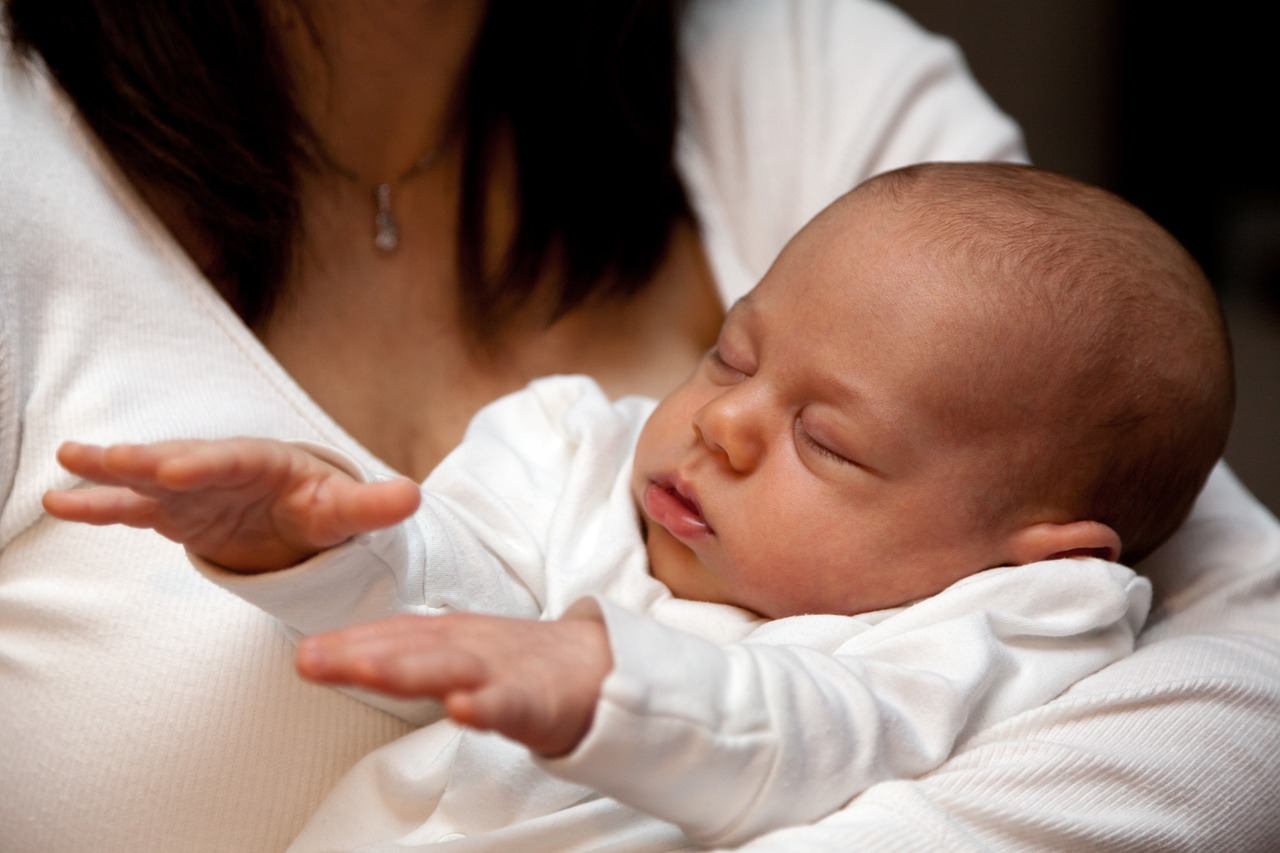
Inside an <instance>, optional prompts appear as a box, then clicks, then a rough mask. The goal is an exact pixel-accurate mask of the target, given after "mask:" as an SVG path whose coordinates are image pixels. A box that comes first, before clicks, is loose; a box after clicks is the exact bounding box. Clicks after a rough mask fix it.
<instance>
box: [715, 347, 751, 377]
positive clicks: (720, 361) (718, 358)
mask: <svg viewBox="0 0 1280 853" xmlns="http://www.w3.org/2000/svg"><path fill="white" fill-rule="evenodd" d="M707 356H708V358H710V359H711V361H712V362H713V363H714V364H715V365H716V366H717V367H719V368H721V369H723V370H728V371H731V372H733V373H740V374H742V375H743V376H750V375H751V371H749V370H746V369H744V368H742V367H740V366H739V365H737V364H735V363H733V362H731V361H730V360H729V359H728V358H726V357H725V353H724V349H723V347H721V346H720V344H719V343H717V344H716V345H715V346H714V347H712V348H711V350H710V351H709V352H708V353H707Z"/></svg>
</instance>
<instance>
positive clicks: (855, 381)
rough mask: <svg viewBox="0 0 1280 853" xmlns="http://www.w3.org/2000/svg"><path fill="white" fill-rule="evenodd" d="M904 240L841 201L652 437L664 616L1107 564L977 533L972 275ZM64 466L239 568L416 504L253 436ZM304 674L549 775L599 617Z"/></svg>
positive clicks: (134, 449) (571, 734) (582, 727)
mask: <svg viewBox="0 0 1280 853" xmlns="http://www.w3.org/2000/svg"><path fill="white" fill-rule="evenodd" d="M900 219H901V217H897V218H895V217H894V216H893V215H892V213H891V212H889V211H885V210H883V209H881V207H880V206H879V205H876V204H873V203H872V202H871V201H869V200H867V199H866V198H865V197H864V196H862V195H859V194H857V193H855V194H854V195H853V196H850V197H848V198H847V199H846V200H845V201H842V202H841V203H838V204H837V205H836V206H834V207H833V208H831V209H829V210H828V211H827V212H826V213H824V214H822V215H821V216H819V217H818V218H817V219H816V220H815V221H814V222H813V223H811V224H810V225H809V226H808V227H806V228H805V229H804V231H802V232H801V234H800V235H798V236H797V238H796V239H795V240H794V241H793V242H792V243H791V245H790V246H788V248H787V249H786V250H785V251H784V252H783V253H782V255H781V256H780V257H779V259H778V261H777V263H776V264H775V265H774V267H773V269H772V270H771V271H770V272H769V274H768V275H767V276H766V277H765V279H764V280H763V281H762V282H761V284H760V285H759V286H758V287H757V288H756V289H755V290H754V291H752V293H751V294H750V295H749V296H748V297H747V298H745V299H744V300H742V301H741V302H740V303H739V304H738V305H737V306H735V307H734V309H733V311H732V312H731V313H730V316H729V318H728V320H727V322H726V323H725V325H724V329H723V331H722V333H721V335H720V338H719V342H718V344H717V345H716V347H715V348H714V349H713V350H712V351H711V352H710V353H709V354H708V355H707V356H706V357H705V358H704V359H703V361H702V363H701V364H700V365H699V366H698V368H697V369H696V370H695V371H694V373H693V374H692V375H691V376H690V377H689V379H688V380H686V382H685V383H684V384H683V385H681V386H680V387H679V388H678V389H677V390H676V391H675V392H673V393H672V394H671V395H669V396H668V397H667V398H665V399H664V400H663V401H662V402H661V403H660V404H659V406H658V407H657V410H656V411H655V412H654V414H653V415H652V417H651V418H650V420H649V421H648V422H647V423H646V426H645V428H644V430H643V432H642V434H641V436H640V440H639V443H638V446H637V449H636V455H635V475H634V479H633V482H632V488H633V494H634V496H635V499H636V503H637V506H638V507H639V509H640V512H641V516H642V518H643V523H644V528H645V533H646V545H647V549H648V553H649V557H650V565H651V570H652V572H653V574H654V575H655V577H657V578H658V579H660V580H661V581H663V582H664V583H665V584H667V585H668V586H669V587H670V588H671V590H672V592H673V593H674V594H675V595H676V596H679V597H684V598H689V599H693V600H700V601H715V602H723V603H728V604H734V605H737V606H739V607H743V608H746V609H749V610H752V611H754V612H756V613H759V614H761V615H764V616H766V617H770V618H779V617H784V616H790V615H795V614H801V613H837V614H841V613H860V612H866V611H870V610H876V609H881V608H885V607H892V606H896V605H900V604H904V603H907V602H910V601H913V600H915V599H919V598H922V597H925V596H928V595H932V594H933V593H936V592H938V591H940V590H942V589H943V588H945V587H947V586H949V585H950V584H952V583H954V582H955V581H957V580H959V579H961V578H963V577H966V576H968V575H971V574H973V573H975V572H978V571H981V570H983V569H985V568H989V567H992V566H997V565H1012V564H1020V563H1026V562H1032V561H1036V560H1043V559H1049V558H1052V557H1061V556H1070V555H1076V554H1089V555H1093V556H1101V557H1105V558H1111V559H1114V558H1115V557H1116V556H1117V555H1118V554H1119V540H1118V538H1117V537H1116V536H1115V534H1114V532H1112V531H1110V529H1109V528H1106V527H1105V526H1104V525H1101V524H1097V523H1095V522H1090V521H1071V520H1060V519H1057V518H1054V517H1053V515H1052V513H1049V512H1031V513H1030V514H1024V515H1023V516H1018V517H1015V518H1009V519H1002V520H1000V521H991V522H989V523H984V522H981V521H980V520H979V518H980V517H979V514H978V512H977V511H976V510H975V509H974V508H973V506H972V498H971V496H972V495H973V494H975V493H981V491H982V490H983V489H986V488H993V487H997V486H999V485H1001V484H1002V483H1003V479H1002V478H1004V477H1006V476H1007V472H1006V471H1005V469H1004V468H1003V467H1002V466H1001V460H1002V459H1003V458H1004V457H1005V456H1006V455H1007V454H1006V453H1005V451H1006V450H1007V445H1006V444H1005V443H1004V442H1006V441H1007V440H1008V438H1007V435H1008V434H1007V433H1002V432H999V431H996V432H990V431H983V430H972V429H963V428H962V429H957V428H956V424H958V423H960V424H963V423H965V422H966V421H965V418H964V417H963V415H962V414H960V415H958V414H957V413H963V412H964V409H965V406H966V405H969V406H972V405H973V404H972V403H966V400H965V398H963V397H961V396H959V395H960V394H961V393H962V392H961V391H959V390H957V389H962V388H965V387H966V386H967V385H969V384H970V383H967V382H964V381H960V380H961V379H963V375H964V372H965V371H966V370H976V366H979V365H981V364H982V363H983V359H984V358H985V357H988V356H990V355H991V354H992V351H991V349H990V348H991V347H992V346H994V345H995V344H993V343H991V341H993V340H995V339H998V337H999V336H992V335H981V334H977V332H978V331H980V329H981V323H980V318H978V317H977V316H976V314H975V312H973V311H972V310H970V309H969V308H968V307H967V304H966V300H965V299H962V298H960V294H962V293H964V292H965V291H964V288H963V286H962V285H963V275H964V271H963V270H959V269H950V268H948V267H947V266H946V265H945V264H941V265H940V264H938V263H937V259H936V258H933V257H931V256H930V255H929V254H928V253H925V252H917V251H913V249H914V248H915V247H914V246H913V239H914V234H915V233H916V232H915V231H914V230H913V228H918V227H919V226H918V225H915V224H913V223H910V222H904V221H899V220H900ZM850 235H856V237H857V241H856V243H853V244H851V242H850ZM801 293H803V298H799V294H801ZM814 341H821V342H823V345H822V346H814V343H813V342H814ZM938 346H945V347H946V349H947V351H949V352H962V353H964V352H967V353H969V354H971V355H972V360H971V361H970V360H964V359H961V360H957V359H955V358H951V359H947V360H941V359H939V358H937V350H936V349H935V348H936V347H938ZM997 355H998V352H997ZM980 375H981V373H980V372H978V373H974V374H973V376H980ZM58 459H59V461H60V462H61V463H62V465H63V466H64V467H66V468H67V469H68V470H69V471H71V472H72V473H74V474H77V475H79V476H81V477H83V478H85V479H87V480H89V481H92V482H93V483H96V484H98V485H97V487H95V488H89V489H77V490H67V491H51V492H49V493H47V494H46V495H45V499H44V504H45V508H46V509H47V510H48V512H49V513H50V514H51V515H53V516H55V517H58V518H62V519H65V520H69V521H77V522H83V523H89V524H126V525H130V526H135V527H147V528H152V529H155V530H156V531H157V532H159V533H161V534H162V535H164V536H167V537H169V538H171V539H174V540H175V541H178V542H180V543H182V544H183V545H185V546H186V547H187V548H189V549H190V550H191V551H193V552H194V553H196V554H198V555H200V556H202V557H204V558H205V559H207V560H210V561H212V562H214V563H218V564H220V565H222V566H224V567H226V568H228V569H231V570H233V571H240V572H245V573H259V572H266V571H275V570H278V569H282V568H286V567H288V566H292V565H295V564H297V563H298V562H300V561H301V560H303V559H306V558H307V557H309V556H311V555H313V554H315V553H317V552H318V551H320V550H322V549H324V548H327V547H331V546H333V545H336V544H338V543H340V542H342V541H344V540H346V539H347V538H349V537H351V536H353V535H356V534H358V533H361V532H365V531H369V530H374V529H377V528H379V527H384V526H387V525H390V524H395V523H397V522H399V521H401V520H403V519H405V518H407V517H408V516H409V515H411V514H412V513H413V511H414V510H415V509H416V508H417V505H418V502H419V500H420V495H419V491H418V487H417V486H416V485H415V484H414V483H413V482H411V481H409V480H395V481H391V482H379V483H361V482H358V481H356V480H354V479H353V478H351V477H350V476H349V475H347V474H346V473H344V472H342V471H340V470H338V469H336V468H334V467H332V466H331V465H329V464H327V463H325V462H323V461H322V460H320V459H318V458H316V457H314V456H312V455H311V454H309V453H307V452H305V451H303V450H302V449H300V448H298V447H295V446H292V445H288V444H283V443H280V442H274V441H268V440H264V439H234V440H222V441H178V442H165V443H160V444H155V445H116V446H112V447H107V448H103V447H94V446H90V445H83V444H74V443H69V444H66V445H64V446H63V447H62V448H61V449H60V451H59V454H58ZM211 520H212V521H211ZM297 667H298V670H299V672H300V673H301V674H302V675H303V676H305V677H307V678H310V679H312V680H314V681H318V682H322V683H329V684H352V685H359V686H362V687H366V688H371V689H375V690H380V691H383V692H386V693H390V694H393V695H399V696H416V697H429V698H434V699H437V700H439V701H441V702H443V703H444V705H445V708H446V711H447V713H449V715H450V716H451V717H452V718H453V719H454V720H455V721H457V722H459V723H461V724H464V725H468V726H471V727H474V728H478V729H487V730H495V731H498V732H500V733H502V734H504V735H506V736H507V737H510V738H512V739H515V740H517V741H519V742H521V743H524V744H525V745H526V746H528V747H529V748H530V749H532V750H534V751H535V752H538V753H540V754H543V755H552V756H553V755H561V754H564V753H567V752H568V751H570V750H572V749H573V747H574V746H576V745H577V744H578V743H579V742H580V741H581V739H582V737H583V736H585V734H586V732H587V731H588V729H589V728H590V724H591V719H592V715H593V713H594V708H595V705H596V702H597V701H598V699H599V696H600V690H601V687H602V684H603V682H604V679H605V677H606V676H607V675H608V673H609V671H610V669H611V667H612V657H611V655H610V652H609V647H608V637H607V635H606V633H605V631H604V628H603V625H601V624H600V623H599V622H598V621H595V620H593V619H590V618H565V619H562V620H559V621H555V622H538V621H526V620H516V619H499V618H495V617H487V616H478V615H475V614H454V615H450V616H448V617H435V618H430V617H403V618H396V619H391V620H383V621H381V622H377V623H373V624H370V625H364V626H358V627H355V628H351V629H347V630H344V631H338V632H333V633H331V634H324V635H319V636H315V637H311V638H309V639H307V640H305V641H304V642H303V643H302V644H301V645H300V647H299V650H298V655H297Z"/></svg>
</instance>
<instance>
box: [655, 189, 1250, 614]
mask: <svg viewBox="0 0 1280 853" xmlns="http://www.w3.org/2000/svg"><path fill="white" fill-rule="evenodd" d="M1232 408H1233V381H1232V374H1231V356H1230V349H1229V345H1228V342H1227V338H1226V332H1225V329H1224V325H1223V322H1222V317H1221V313H1220V311H1219V308H1218V304H1217V301H1216V299H1215V297H1214V294H1213V291H1212V289H1211V288H1210V286H1209V284H1208V282H1207V281H1206V280H1205V278H1204V276H1203V274H1202V273H1201V271H1200V269H1199V267H1198V266H1197V265H1196V264H1195V262H1194V261H1193V260H1192V259H1191V257H1190V256H1189V255H1188V254H1187V253H1186V251H1185V250H1183V249H1182V247H1181V246H1179V245H1178V243H1177V242H1176V241H1175V240H1174V239H1173V238H1172V237H1171V236H1170V235H1169V234H1168V233H1167V232H1165V231H1164V230H1163V229H1161V228H1160V227H1159V226H1158V225H1156V224H1155V223H1154V222H1153V221H1151V220H1150V219H1149V218H1148V217H1146V216H1145V215H1144V214H1142V213H1141V212H1139V211H1138V210H1136V209H1135V208H1133V207H1132V206H1130V205H1128V204H1127V203H1125V202H1124V201H1122V200H1120V199H1118V198H1116V197H1115V196H1113V195H1111V194H1109V193H1106V192H1104V191H1102V190H1100V189H1097V188H1093V187H1089V186H1086V185H1083V184H1080V183H1079V182H1076V181H1073V180H1070V179H1068V178H1065V177H1062V176H1059V175H1055V174H1052V173H1048V172H1044V171H1041V170H1037V169H1033V168H1030V167H1024V166H1014V165H993V164H932V165H924V166H915V167H910V168H907V169H903V170H898V171H895V172H892V173H889V174H886V175H883V176H880V177H878V178H875V179H872V180H871V181H868V182H866V183H864V184H863V185H861V186H859V187H858V188H857V189H856V190H854V191H853V192H851V193H849V194H848V195H846V196H844V197H842V198H841V199H839V200H837V201H836V202H835V203H834V204H833V205H831V207H829V208H828V209H827V210H825V211H824V212H823V213H821V214H819V216H817V217H816V218H815V219H814V220H813V221H812V222H811V223H810V224H809V225H808V226H806V227H805V228H804V229H803V230H802V231H801V232H800V233H799V234H797V235H796V237H795V238H794V239H793V240H792V241H791V243H790V244H788V246H787V247H786V248H785V249H784V250H783V252H782V254H781V255H780V256H779V258H778V260H777V261H776V262H775V264H774V266H773V268H772V269H771V270H770V271H769V273H768V274H767V275H766V276H765V278H764V279H763V280H762V281H761V283H760V284H759V286H757V288H756V289H755V290H753V291H752V292H751V293H750V294H749V295H748V296H747V297H745V298H744V299H743V300H742V301H741V302H739V303H738V304H737V305H735V306H734V307H733V309H732V310H731V311H730V314H729V316H728V318H727V319H726V321H725V325H724V329H723V330H722V332H721V336H720V340H719V342H718V344H717V347H716V349H715V350H713V351H712V352H711V353H710V354H708V356H707V357H706V358H705V359H704V361H703V363H702V364H701V365H700V366H699V368H698V369H697V371H696V372H695V373H694V375H693V376H692V377H690V379H689V380H688V381H686V382H685V384H684V385H682V386H681V387H680V388H679V389H677V390H676V391H675V392H673V393H672V394H671V395H670V396H669V397H668V398H667V399H665V400H664V401H663V402H662V403H661V404H660V405H659V407H658V409H657V411H655V413H654V416H653V417H652V418H651V420H650V422H649V423H648V424H647V425H646V427H645V430H644V433H643V434H642V436H641V439H640V443H639V446H638V448H637V452H636V474H635V479H634V482H633V487H634V491H635V494H636V498H637V501H638V502H639V504H640V506H641V509H642V512H643V515H644V517H645V520H646V527H647V537H648V546H649V553H650V557H651V560H652V563H653V570H654V573H655V575H656V576H657V577H659V578H660V579H661V580H663V581H664V582H665V583H667V584H668V585H669V586H670V587H671V588H672V590H673V591H674V592H675V594H676V595H679V596H683V597H687V598H693V599H700V600H709V601H722V602H727V603H732V604H737V605H739V606H742V607H746V608H748V609H751V610H755V611H757V612H759V613H761V614H763V615H766V616H770V617H779V616H785V615H792V614H796V613H805V612H831V613H854V612H863V611H868V610H874V609H879V608H883V607H890V606H895V605H898V604H903V603H906V602H908V601H911V600H914V599H917V598H921V597H924V596H927V595H931V594H933V593H935V592H938V591H940V590H941V589H943V588H945V587H946V586H948V585H950V584H951V583H953V582H954V581H956V580H959V579H960V578H962V577H966V576H967V575H970V574H973V573H975V572H977V571H981V570H982V569H985V568H989V567H993V566H999V565H1016V564H1021V563H1028V562H1034V561H1037V560H1043V559H1050V558H1055V557H1065V556H1098V557H1104V558H1110V559H1122V560H1124V561H1125V562H1130V563H1132V562H1134V561H1136V560H1138V559H1140V558H1141V557H1142V556H1144V555H1145V554H1147V553H1149V552H1150V551H1151V550H1152V549H1153V548H1155V547H1156V546H1157V545H1159V544H1160V543H1161V542H1162V541H1164V539H1165V538H1167V537H1168V536H1169V534H1170V533H1171V532H1172V531H1173V529H1174V528H1176V527H1177V525H1178V524H1179V523H1180V522H1181V521H1182V519H1183V518H1185V516H1186V514H1187V512H1188V511H1189V509H1190V507H1191V504H1192V502H1193V500H1194V498H1195V496H1196V494H1197V493H1198V491H1199V489H1200V487H1201V486H1202V485H1203V483H1204V481H1205V479H1206V477H1207V476H1208V473H1209V471H1210V469H1211V468H1212V466H1213V464H1214V463H1215V462H1216V461H1217V459H1218V458H1219V456H1220V455H1221V453H1222V449H1223V446H1224V445H1225V442H1226V436H1227V432H1228V430H1229V426H1230V419H1231V412H1232Z"/></svg>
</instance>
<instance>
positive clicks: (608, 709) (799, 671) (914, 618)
mask: <svg viewBox="0 0 1280 853" xmlns="http://www.w3.org/2000/svg"><path fill="white" fill-rule="evenodd" d="M1149 600H1150V586H1149V584H1148V583H1147V581H1146V580H1145V579H1142V578H1139V577H1137V576H1136V575H1134V573H1133V572H1132V571H1130V570H1129V569H1126V568H1124V567H1121V566H1117V565H1114V564H1109V563H1104V562H1101V561H1056V562H1050V563H1040V564H1034V565H1030V566H1022V567H1018V568H1014V569H993V570H991V571H989V572H984V573H982V574H980V575H975V576H973V577H971V578H968V579H966V580H964V581H961V582H960V583H958V584H956V585H954V586H953V587H951V588H950V589H948V590H946V591H945V592H943V593H942V594H940V595H939V596H936V597H934V598H931V599H928V600H926V601H923V602H920V603H918V604H916V605H913V606H911V607H909V608H906V609H904V610H902V611H900V612H897V613H895V614H893V615H891V616H889V617H888V618H886V619H884V620H883V621H881V622H879V623H878V624H874V625H871V626H870V627H868V626H867V625H866V623H865V622H864V621H863V620H860V619H859V618H857V617H834V616H804V617H795V618H792V619H784V620H780V621H777V622H773V623H768V624H766V625H764V626H763V627H762V628H760V629H758V630H757V631H756V632H755V634H753V636H752V637H750V638H749V639H748V640H746V641H744V642H741V643H735V644H731V645H726V646H717V645H715V644H713V643H711V642H707V641H704V640H701V639H698V638H695V637H693V636H691V635H688V634H685V633H683V632H681V631H677V630H674V629H672V628H667V627H664V626H661V625H659V624H657V623H656V622H653V621H652V620H648V619H645V618H643V617H638V616H635V615H633V614H631V613H629V612H627V611H624V610H622V609H621V608H619V607H617V605H614V604H611V603H609V602H607V601H603V600H598V601H595V602H594V606H595V607H596V608H598V612H599V613H601V614H602V618H603V619H604V620H605V623H606V624H607V626H608V629H609V634H610V642H611V646H612V649H613V653H614V662H615V668H614V670H613V672H612V673H611V674H610V676H609V677H608V679H607V680H606V682H605V685H604V688H603V691H602V696H601V700H600V703H599V705H598V707H597V711H596V717H595V720H594V722H593V725H592V730H591V731H590V732H589V733H588V735H587V738H586V739H585V740H584V741H583V743H582V744H581V745H580V746H579V748H578V749H577V750H575V752H574V753H573V754H571V755H569V756H567V757H565V758H561V759H556V760H550V761H544V762H542V763H543V766H544V767H546V768H547V769H548V770H550V771H551V772H553V773H556V774H557V775H560V776H562V777H564V778H568V779H570V780H572V781H576V782H580V783H583V784H587V785H590V786H592V787H593V788H595V789H597V790H599V791H601V792H602V793H605V794H607V795H609V796H612V797H614V798H616V799H619V800H621V801H622V802H625V803H627V804H628V805H631V806H633V807H635V808H638V809H640V810H642V811H644V812H646V813H649V814H652V815H655V816H657V817H660V818H662V819H664V820H669V821H671V822H674V823H676V824H677V825H678V826H680V828H681V829H682V830H683V831H684V832H685V833H686V834H687V835H688V836H689V837H690V838H692V839H694V840H695V841H698V842H700V843H703V844H725V845H732V844H737V843H741V842H743V841H746V840H749V839H751V838H753V837H755V836H757V835H759V834H761V833H763V832H767V831H769V830H771V829H775V828H778V827H781V826H791V825H796V824H802V823H807V822H810V821H812V820H815V819H818V818H820V817H823V816H825V815H828V814H830V813H831V812H833V811H835V810H836V809H838V808H840V807H841V806H842V805H844V804H845V803H847V802H848V801H849V800H850V799H852V798H853V797H854V796H856V795H857V794H859V793H860V792H862V791H863V790H865V789H866V788H868V787H869V786H871V785H872V784H874V783H877V782H881V781H884V780H888V779H898V778H904V777H914V776H917V775H919V774H921V773H924V772H926V771H927V770H930V769H931V768H933V767H935V766H937V765H938V764H940V763H941V762H942V761H943V760H944V759H946V757H947V756H948V755H949V754H950V753H951V751H952V749H953V748H954V746H955V744H956V742H957V741H958V740H960V739H962V738H964V737H967V736H968V735H969V734H971V733H972V732H973V731H975V730H977V729H979V728H981V727H984V726H986V725H989V724H992V723H993V722H995V721H998V720H1001V719H1004V718H1006V717H1008V716H1010V715H1012V714H1015V713H1017V712H1019V711H1022V710H1024V709H1026V708H1029V707H1033V706H1035V705H1038V704H1040V703H1042V702H1044V701H1046V700H1047V699H1049V698H1051V697H1053V696H1054V695H1057V694H1058V693H1060V692H1061V691H1062V690H1063V689H1065V688H1066V687H1067V686H1068V685H1070V684H1071V683H1073V682H1075V681H1076V680H1078V679H1080V678H1082V677H1084V676H1085V675H1087V674H1089V673H1091V672H1094V671H1096V670H1097V669H1099V668H1101V667H1103V666H1105V665H1106V664H1108V663H1110V662H1111V661H1113V660H1116V659H1117V658H1119V657H1122V656H1123V655H1125V654H1127V653H1128V652H1129V651H1130V650H1131V649H1132V645H1133V638H1134V636H1135V635H1136V633H1137V632H1138V630H1139V629H1140V627H1141V625H1142V621H1143V619H1144V618H1145V616H1146V611H1147V606H1148V603H1149Z"/></svg>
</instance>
